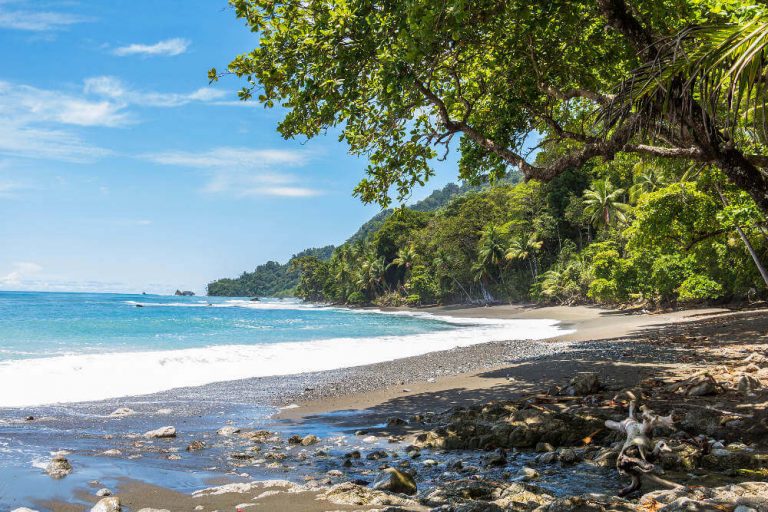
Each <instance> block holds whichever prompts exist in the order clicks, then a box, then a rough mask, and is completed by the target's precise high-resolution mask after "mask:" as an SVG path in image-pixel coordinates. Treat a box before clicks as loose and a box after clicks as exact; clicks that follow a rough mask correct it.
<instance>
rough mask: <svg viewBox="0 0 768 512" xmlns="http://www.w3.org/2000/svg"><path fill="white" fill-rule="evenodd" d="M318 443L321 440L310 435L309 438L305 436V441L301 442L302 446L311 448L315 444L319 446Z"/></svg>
mask: <svg viewBox="0 0 768 512" xmlns="http://www.w3.org/2000/svg"><path fill="white" fill-rule="evenodd" d="M318 441H320V439H319V438H318V437H317V436H316V435H314V434H309V435H308V436H304V439H302V440H301V445H302V446H310V445H313V444H317V442H318Z"/></svg>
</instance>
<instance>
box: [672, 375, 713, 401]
mask: <svg viewBox="0 0 768 512" xmlns="http://www.w3.org/2000/svg"><path fill="white" fill-rule="evenodd" d="M723 388H724V386H723V384H720V383H719V382H717V380H715V378H714V377H713V376H712V375H711V374H710V373H709V372H701V373H697V374H695V375H693V376H691V377H689V378H687V379H685V380H682V381H680V382H675V383H674V384H671V385H669V386H667V391H669V392H670V393H677V392H678V391H681V390H682V391H683V393H684V394H685V395H686V396H709V395H714V394H716V393H717V392H718V391H720V390H722V389H723Z"/></svg>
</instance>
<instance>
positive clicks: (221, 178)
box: [141, 147, 321, 197]
mask: <svg viewBox="0 0 768 512" xmlns="http://www.w3.org/2000/svg"><path fill="white" fill-rule="evenodd" d="M141 157H142V158H144V159H145V160H149V161H151V162H154V163H158V164H163V165H171V166H177V167H189V168H194V169H204V170H207V171H209V179H208V182H207V183H206V184H205V186H204V187H203V191H204V192H206V193H210V194H227V195H231V196H234V197H254V196H278V197H310V196H316V195H319V194H321V191H319V190H316V189H313V188H309V187H306V186H302V185H301V181H300V179H299V178H298V177H296V176H294V175H292V174H289V173H285V172H284V171H283V169H284V168H286V167H300V166H303V165H305V164H306V163H307V160H308V158H307V155H306V154H305V153H302V152H298V151H287V150H281V149H250V148H234V147H220V148H214V149H211V150H208V151H201V152H181V151H169V152H163V153H151V154H145V155H142V156H141Z"/></svg>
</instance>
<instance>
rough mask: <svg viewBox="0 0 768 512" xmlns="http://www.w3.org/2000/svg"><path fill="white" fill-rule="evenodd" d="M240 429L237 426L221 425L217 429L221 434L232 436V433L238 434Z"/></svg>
mask: <svg viewBox="0 0 768 512" xmlns="http://www.w3.org/2000/svg"><path fill="white" fill-rule="evenodd" d="M239 432H240V429H239V428H237V427H221V428H220V429H219V430H217V431H216V433H217V434H219V435H220V436H231V435H232V434H238V433H239Z"/></svg>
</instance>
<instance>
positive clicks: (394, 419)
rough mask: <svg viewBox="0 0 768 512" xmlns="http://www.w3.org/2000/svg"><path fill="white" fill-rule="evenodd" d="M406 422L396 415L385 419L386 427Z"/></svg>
mask: <svg viewBox="0 0 768 512" xmlns="http://www.w3.org/2000/svg"><path fill="white" fill-rule="evenodd" d="M407 424H408V422H407V421H405V420H404V419H403V418H398V417H392V418H389V419H388V420H387V426H388V427H399V426H402V425H407Z"/></svg>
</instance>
